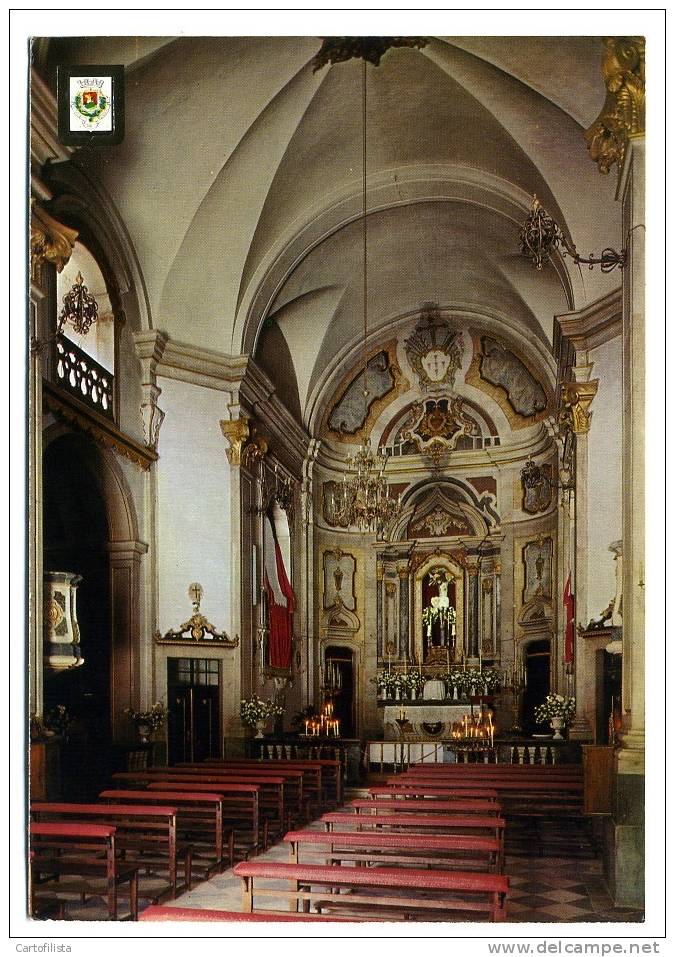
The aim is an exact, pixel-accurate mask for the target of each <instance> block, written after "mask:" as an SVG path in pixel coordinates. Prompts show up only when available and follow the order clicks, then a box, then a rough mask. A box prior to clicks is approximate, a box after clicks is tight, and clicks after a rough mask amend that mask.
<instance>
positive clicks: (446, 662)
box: [445, 645, 450, 671]
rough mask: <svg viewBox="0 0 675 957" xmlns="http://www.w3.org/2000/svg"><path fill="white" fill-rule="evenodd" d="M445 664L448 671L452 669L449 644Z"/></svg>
mask: <svg viewBox="0 0 675 957" xmlns="http://www.w3.org/2000/svg"><path fill="white" fill-rule="evenodd" d="M445 665H446V668H447V669H448V671H450V649H449V648H448V646H447V645H446V646H445Z"/></svg>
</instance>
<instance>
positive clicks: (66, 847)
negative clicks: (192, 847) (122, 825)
mask: <svg viewBox="0 0 675 957" xmlns="http://www.w3.org/2000/svg"><path fill="white" fill-rule="evenodd" d="M30 843H31V852H32V853H31V855H30V888H31V900H30V908H31V914H33V913H35V912H36V911H39V903H38V902H37V900H38V893H37V892H38V889H40V890H42V891H43V892H44V891H46V892H47V893H49V894H50V895H53V896H56V897H60V898H63V896H64V895H67V894H73V893H75V894H78V895H80V896H81V897H84V896H86V895H87V894H90V895H94V894H95V895H97V896H98V895H102V896H103V897H105V898H107V902H108V917H109V918H110V920H118V919H119V917H118V913H117V898H118V893H119V887H120V885H124V884H128V885H129V917H128V918H126V919H131V920H137V919H138V869H137V868H136V867H135V866H131V865H128V864H120V862H119V861H118V860H117V855H116V847H115V828H114V827H111V826H110V825H103V824H87V823H84V822H82V821H78V822H77V823H64V822H62V821H59V822H50V823H41V822H33V823H31V824H30ZM62 877H74V878H76V880H74V881H68V882H67V883H65V884H64V883H62V882H61V881H60V878H62ZM99 884H101V885H102V886H100V887H99V886H98V885H99Z"/></svg>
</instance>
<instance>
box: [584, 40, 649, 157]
mask: <svg viewBox="0 0 675 957" xmlns="http://www.w3.org/2000/svg"><path fill="white" fill-rule="evenodd" d="M603 45H604V53H603V59H602V75H603V78H604V81H605V87H606V88H607V94H606V97H605V103H604V106H603V108H602V110H601V112H600V115H599V116H598V118H597V119H596V120H595V122H594V123H593V124H592V126H590V127H589V128H588V129H587V130H586V132H585V134H584V135H585V137H586V145H587V148H588V151H589V153H590V156H591V159H592V160H593V162H594V163H597V164H598V169H599V170H600V172H601V173H609V171H610V169H611V167H612V166H613V165H614V163H616V164H617V165H618V168H619V170H620V169H621V167H622V166H623V162H624V158H625V155H626V148H627V146H628V140H629V138H630V137H631V136H635V135H639V134H640V133H644V131H645V39H644V37H604V38H603Z"/></svg>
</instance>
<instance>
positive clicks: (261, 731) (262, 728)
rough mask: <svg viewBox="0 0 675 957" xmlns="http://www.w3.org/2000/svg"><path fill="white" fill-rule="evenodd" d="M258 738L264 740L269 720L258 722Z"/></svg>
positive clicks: (256, 725) (263, 719)
mask: <svg viewBox="0 0 675 957" xmlns="http://www.w3.org/2000/svg"><path fill="white" fill-rule="evenodd" d="M255 727H256V738H262V737H264V735H265V728H266V727H267V718H262V719H261V720H260V721H256V723H255Z"/></svg>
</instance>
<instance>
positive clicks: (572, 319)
mask: <svg viewBox="0 0 675 957" xmlns="http://www.w3.org/2000/svg"><path fill="white" fill-rule="evenodd" d="M622 310H623V303H622V293H621V288H620V287H619V288H617V289H615V290H614V291H613V292H610V293H608V294H607V295H606V296H603V298H602V299H598V300H596V302H592V303H591V304H590V305H588V306H585V307H584V308H583V309H579V310H578V311H577V312H566V313H562V315H559V316H556V319H557V320H558V322H559V323H560V330H561V332H562V334H563V336H564V337H565V338H566V339H569V341H570V342H571V343H572V345H573V346H574V348H575V350H576V351H577V352H581V351H584V350H587V349H595V348H597V346H601V345H604V343H606V342H610V341H611V340H612V339H616V338H617V337H618V336H620V335H621V323H622Z"/></svg>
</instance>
